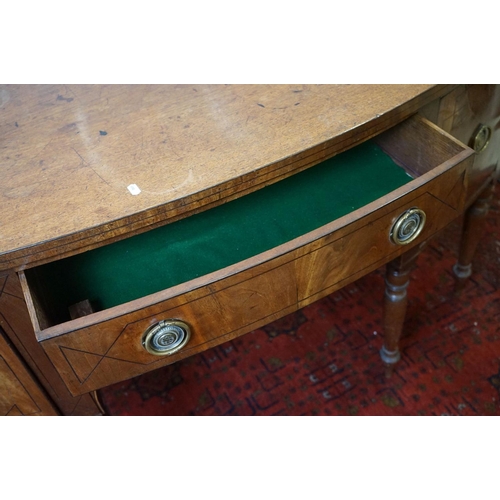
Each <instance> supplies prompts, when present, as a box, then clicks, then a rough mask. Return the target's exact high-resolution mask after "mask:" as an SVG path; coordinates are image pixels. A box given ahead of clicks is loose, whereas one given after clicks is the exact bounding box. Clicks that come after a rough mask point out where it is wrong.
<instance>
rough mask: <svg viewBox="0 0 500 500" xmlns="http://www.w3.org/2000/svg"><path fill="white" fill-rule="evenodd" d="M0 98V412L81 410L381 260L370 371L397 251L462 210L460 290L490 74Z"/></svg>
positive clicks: (487, 139) (393, 359)
mask: <svg viewBox="0 0 500 500" xmlns="http://www.w3.org/2000/svg"><path fill="white" fill-rule="evenodd" d="M0 110H1V115H0V116H1V120H0V169H1V172H2V179H3V182H2V186H1V188H0V196H1V214H2V222H1V226H0V334H1V336H0V412H2V414H45V415H51V414H55V413H56V412H57V413H59V414H63V415H94V414H100V413H102V410H101V408H100V406H99V402H98V398H97V395H96V391H98V390H99V389H100V388H102V387H105V386H107V385H109V384H111V383H115V382H118V381H121V380H124V379H127V378H131V377H134V376H136V375H139V374H142V373H145V372H147V371H150V370H154V369H156V368H158V367H161V366H164V365H167V364H170V363H174V362H175V361H178V360H180V359H183V358H185V357H188V356H190V355H192V354H195V353H198V352H201V351H203V350H205V349H209V348H211V347H213V346H216V345H218V344H220V343H222V342H225V341H227V340H230V339H232V338H234V337H236V336H239V335H243V334H245V333H247V332H250V331H252V330H254V329H256V328H258V327H259V326H262V325H264V324H266V323H269V322H271V321H273V320H275V319H277V318H279V317H281V316H284V315H286V314H289V313H291V312H293V311H295V310H297V309H299V308H301V307H304V306H305V305H307V304H309V303H311V302H312V301H314V300H317V299H319V298H321V297H323V296H325V295H327V294H330V293H332V292H334V291H335V290H338V289H339V288H341V287H343V286H345V285H347V284H348V283H351V282H352V281H354V280H356V279H358V278H359V277H361V276H363V275H365V274H367V273H369V272H372V271H373V270H375V269H377V268H379V267H380V266H382V265H384V264H387V277H386V284H387V286H386V290H385V310H384V312H383V314H384V332H383V333H384V343H383V345H382V346H381V358H382V359H381V362H383V363H385V364H386V366H387V367H388V371H390V370H391V369H392V368H393V367H394V365H395V364H396V363H397V361H398V360H399V357H400V354H399V349H398V343H399V338H400V335H401V331H402V328H403V322H404V315H405V309H406V288H407V286H408V281H409V271H410V269H411V264H412V262H413V261H414V260H415V258H416V256H417V255H418V253H419V251H420V249H421V248H422V246H423V245H424V244H425V241H426V240H428V239H429V238H430V237H432V236H433V235H434V234H436V233H437V232H438V231H440V230H441V229H443V228H444V227H445V226H447V225H448V224H449V223H450V222H452V221H454V220H455V219H457V218H458V217H460V216H464V232H463V238H462V243H461V248H460V253H459V261H458V262H457V265H456V266H455V268H454V270H455V274H456V276H457V286H458V287H460V286H462V285H463V282H464V280H466V279H467V277H468V276H469V275H470V273H471V272H472V271H471V262H472V257H473V254H474V251H475V249H476V245H477V242H478V239H479V235H480V230H481V224H480V222H481V218H482V216H483V215H484V214H485V213H486V210H487V206H488V196H489V193H491V189H492V187H493V185H494V182H495V179H496V176H497V167H498V157H499V141H500V139H499V137H500V132H499V129H500V90H499V87H498V86H496V85H145V86H143V85H19V86H18V85H2V86H0ZM381 293H382V291H381Z"/></svg>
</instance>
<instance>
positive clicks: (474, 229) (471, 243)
mask: <svg viewBox="0 0 500 500" xmlns="http://www.w3.org/2000/svg"><path fill="white" fill-rule="evenodd" d="M493 191H494V183H493V182H492V183H490V184H489V185H488V187H487V188H486V189H485V190H484V191H483V192H482V193H481V194H480V195H479V198H477V200H476V201H475V202H474V203H473V204H472V205H471V206H470V207H469V208H468V209H467V211H466V212H465V215H464V223H463V228H462V240H461V242H460V251H459V256H458V262H457V263H456V264H455V265H454V266H453V272H454V274H455V277H456V279H457V281H456V285H455V292H456V293H460V292H461V291H462V290H463V288H464V287H465V285H466V283H467V279H468V278H469V277H470V275H471V274H472V259H473V257H474V253H475V252H476V248H477V244H478V242H479V239H480V237H481V235H482V232H483V229H484V223H485V221H486V214H487V213H488V209H489V207H490V203H491V199H492V197H493Z"/></svg>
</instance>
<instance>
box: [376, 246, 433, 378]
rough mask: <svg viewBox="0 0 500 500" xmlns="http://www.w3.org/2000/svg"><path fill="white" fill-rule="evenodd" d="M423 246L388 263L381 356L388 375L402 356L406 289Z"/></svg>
mask: <svg viewBox="0 0 500 500" xmlns="http://www.w3.org/2000/svg"><path fill="white" fill-rule="evenodd" d="M423 246H424V244H421V245H419V246H416V247H414V248H412V249H411V250H409V251H408V252H406V253H404V254H403V255H401V256H400V257H398V258H397V259H394V260H393V261H391V262H389V263H388V264H387V269H386V278H385V284H386V288H385V301H384V345H383V346H382V349H381V350H380V357H381V358H382V361H383V362H384V364H385V365H386V368H387V370H386V376H387V377H390V376H391V375H392V370H393V367H394V365H395V364H396V363H397V362H398V361H399V359H400V357H401V355H400V353H399V339H400V338H401V333H402V331H403V323H404V320H405V314H406V306H407V303H408V298H407V294H406V289H407V288H408V285H409V283H410V272H411V270H412V269H413V267H414V264H415V260H416V259H417V257H418V255H419V253H420V252H421V251H422V248H423Z"/></svg>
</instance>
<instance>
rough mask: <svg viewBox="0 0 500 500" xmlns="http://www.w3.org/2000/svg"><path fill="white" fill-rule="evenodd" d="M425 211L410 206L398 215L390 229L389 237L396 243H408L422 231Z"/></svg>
mask: <svg viewBox="0 0 500 500" xmlns="http://www.w3.org/2000/svg"><path fill="white" fill-rule="evenodd" d="M425 218H426V217H425V212H424V211H423V210H420V208H410V209H409V210H407V211H406V212H404V213H403V214H401V215H400V216H399V217H398V220H397V221H396V222H395V223H394V225H393V226H392V229H391V233H390V238H391V241H392V242H393V243H396V245H408V243H411V242H412V241H413V240H415V238H417V236H418V235H419V234H420V233H421V232H422V229H423V228H424V225H425Z"/></svg>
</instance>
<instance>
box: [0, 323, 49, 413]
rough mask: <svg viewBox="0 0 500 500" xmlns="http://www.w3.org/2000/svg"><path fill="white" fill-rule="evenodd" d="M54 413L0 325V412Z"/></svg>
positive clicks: (47, 399)
mask: <svg viewBox="0 0 500 500" xmlns="http://www.w3.org/2000/svg"><path fill="white" fill-rule="evenodd" d="M21 415H25V416H35V415H37V416H42V415H44V416H49V415H50V416H53V415H57V412H56V410H55V408H54V407H53V405H52V403H51V401H50V400H49V398H48V397H47V396H46V395H45V393H44V392H43V390H42V389H41V387H40V386H39V385H38V383H37V382H36V380H35V379H34V378H33V377H32V375H31V374H30V373H29V371H28V369H27V368H26V366H25V365H24V363H23V362H22V360H21V358H19V356H18V355H17V353H16V352H15V351H14V349H13V347H12V346H11V345H10V344H9V342H8V341H7V339H6V337H5V336H4V333H3V331H2V329H1V328H0V416H21Z"/></svg>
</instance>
